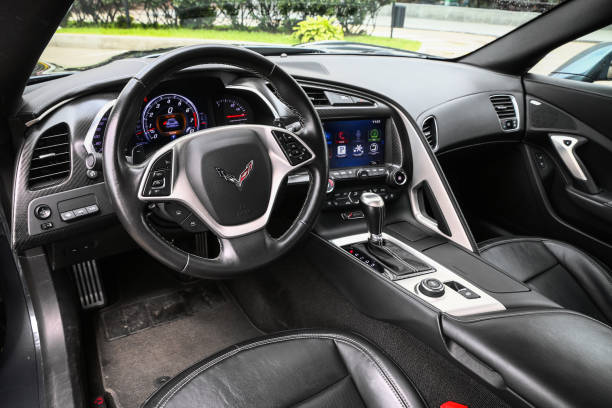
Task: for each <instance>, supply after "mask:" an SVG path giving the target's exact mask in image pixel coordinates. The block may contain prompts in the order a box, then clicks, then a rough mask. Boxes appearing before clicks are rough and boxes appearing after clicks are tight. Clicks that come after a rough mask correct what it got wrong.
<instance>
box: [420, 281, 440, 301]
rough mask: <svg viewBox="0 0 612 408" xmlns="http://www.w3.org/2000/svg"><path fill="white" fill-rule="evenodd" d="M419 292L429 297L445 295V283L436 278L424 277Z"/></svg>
mask: <svg viewBox="0 0 612 408" xmlns="http://www.w3.org/2000/svg"><path fill="white" fill-rule="evenodd" d="M418 289H419V292H421V293H422V294H424V295H425V296H429V297H440V296H442V295H444V284H443V283H442V282H440V281H439V280H438V279H435V278H427V279H423V280H422V281H421V282H420V283H419V287H418Z"/></svg>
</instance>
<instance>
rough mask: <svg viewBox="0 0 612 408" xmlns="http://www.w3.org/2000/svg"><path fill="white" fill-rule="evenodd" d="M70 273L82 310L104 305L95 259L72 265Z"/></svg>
mask: <svg viewBox="0 0 612 408" xmlns="http://www.w3.org/2000/svg"><path fill="white" fill-rule="evenodd" d="M72 272H73V273H74V278H75V280H76V286H77V290H78V292H79V299H80V300H81V307H83V309H85V310H87V309H93V308H96V307H102V306H104V305H105V304H106V296H105V295H104V288H103V287H102V281H101V280H100V274H99V272H98V263H97V261H96V260H95V259H93V260H90V261H85V262H80V263H78V264H74V265H72Z"/></svg>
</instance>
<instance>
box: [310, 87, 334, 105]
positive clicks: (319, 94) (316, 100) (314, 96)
mask: <svg viewBox="0 0 612 408" xmlns="http://www.w3.org/2000/svg"><path fill="white" fill-rule="evenodd" d="M304 92H306V95H308V97H309V98H310V101H311V102H312V104H313V105H314V106H329V105H331V104H330V103H329V99H327V96H326V95H325V91H324V90H323V89H318V88H307V87H304Z"/></svg>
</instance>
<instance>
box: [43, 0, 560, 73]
mask: <svg viewBox="0 0 612 408" xmlns="http://www.w3.org/2000/svg"><path fill="white" fill-rule="evenodd" d="M562 1H563V0H421V1H414V0H406V1H403V2H400V1H397V2H391V1H388V0H335V1H334V0H331V1H325V0H221V1H210V0H140V1H139V0H76V1H75V2H74V4H73V6H72V8H71V9H70V11H69V12H68V14H67V15H66V17H65V18H64V20H63V21H62V24H61V26H60V27H59V28H58V30H57V32H56V33H55V35H54V36H53V38H52V40H51V42H50V43H49V45H48V46H47V48H46V49H45V51H44V52H43V54H42V56H41V60H40V62H39V64H38V65H37V67H36V69H35V71H34V74H35V75H44V74H48V73H53V72H57V71H62V70H74V69H84V68H87V67H91V66H96V65H100V64H104V63H107V62H109V61H111V60H113V59H118V58H125V57H135V56H136V57H138V56H146V55H147V54H152V53H153V54H155V53H159V52H163V51H165V50H168V49H172V48H176V47H180V46H184V45H191V44H198V43H203V42H210V43H225V44H240V45H245V46H249V47H261V46H272V45H274V46H275V50H277V52H278V53H282V52H285V53H293V52H295V53H297V52H299V53H308V52H313V53H314V52H319V53H343V54H385V55H405V56H410V57H422V58H427V57H436V58H452V57H459V56H462V55H464V54H467V53H469V52H471V51H473V50H475V49H477V48H480V47H482V46H483V45H485V44H487V43H489V42H491V41H493V40H494V39H496V38H497V37H499V36H502V35H504V34H506V33H508V32H509V31H511V30H513V29H514V28H516V27H517V26H519V25H522V24H524V23H526V22H527V21H529V20H531V19H533V18H536V17H537V16H538V15H539V14H541V13H542V12H545V11H547V10H550V9H551V8H552V7H554V6H556V5H558V4H559V3H560V2H562Z"/></svg>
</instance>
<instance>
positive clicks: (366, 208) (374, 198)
mask: <svg viewBox="0 0 612 408" xmlns="http://www.w3.org/2000/svg"><path fill="white" fill-rule="evenodd" d="M359 201H360V203H361V208H362V210H363V213H364V215H365V218H366V221H367V223H368V232H369V233H370V238H369V239H370V243H372V244H375V245H381V244H382V243H383V237H382V229H383V226H384V225H385V201H384V200H383V199H382V197H381V196H379V195H378V194H375V193H367V192H366V193H363V194H361V197H360V198H359Z"/></svg>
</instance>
